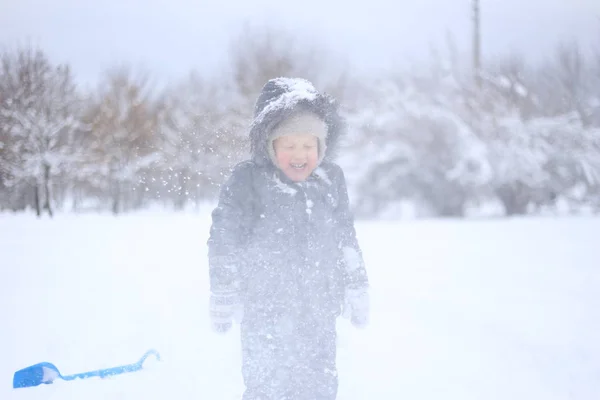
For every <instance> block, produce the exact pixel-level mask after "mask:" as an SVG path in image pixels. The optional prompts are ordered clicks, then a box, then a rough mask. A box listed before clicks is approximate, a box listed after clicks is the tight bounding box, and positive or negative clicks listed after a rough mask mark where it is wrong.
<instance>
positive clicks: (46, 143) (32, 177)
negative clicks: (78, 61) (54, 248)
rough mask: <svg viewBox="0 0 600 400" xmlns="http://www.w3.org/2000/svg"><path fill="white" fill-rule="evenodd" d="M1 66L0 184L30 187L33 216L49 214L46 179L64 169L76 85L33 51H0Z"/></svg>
mask: <svg viewBox="0 0 600 400" xmlns="http://www.w3.org/2000/svg"><path fill="white" fill-rule="evenodd" d="M1 63H2V70H1V71H0V92H1V93H2V98H0V115H1V118H2V120H1V123H2V128H1V130H2V146H1V147H2V152H3V153H2V158H1V161H0V164H1V166H0V170H2V171H3V185H5V186H8V187H11V188H13V189H14V190H16V191H20V190H27V188H31V189H33V203H34V206H35V209H36V212H37V215H38V216H39V215H41V213H42V209H45V210H46V211H47V212H48V213H49V214H50V216H52V213H53V211H52V210H53V206H52V193H51V190H52V180H53V178H55V177H57V176H58V175H60V174H61V173H63V172H64V171H68V170H69V166H70V165H71V163H72V147H71V140H72V137H73V135H74V134H75V133H76V132H77V130H78V129H79V128H80V123H79V119H78V118H79V110H78V107H79V102H78V100H79V98H78V95H77V91H76V86H75V84H74V81H73V77H72V74H71V71H70V68H69V67H68V66H66V65H57V66H55V65H53V64H52V63H51V62H50V61H49V60H48V58H47V56H46V55H45V54H44V53H43V52H42V51H41V50H39V49H34V48H32V47H25V48H20V49H17V50H16V51H14V52H5V53H3V54H2V60H1ZM42 203H43V204H42Z"/></svg>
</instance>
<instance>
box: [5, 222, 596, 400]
mask: <svg viewBox="0 0 600 400" xmlns="http://www.w3.org/2000/svg"><path fill="white" fill-rule="evenodd" d="M209 221H210V220H209V218H208V217H207V216H206V215H191V214H168V213H139V214H134V215H129V216H125V217H119V218H115V217H112V216H108V215H106V216H99V215H94V216H93V215H80V216H75V215H59V216H58V217H57V218H55V219H54V220H47V219H46V220H41V221H39V220H36V218H35V217H33V216H13V215H0V263H1V272H2V273H1V275H0V276H1V279H0V305H1V307H0V321H1V322H0V399H17V400H42V399H43V400H58V399H60V400H67V399H87V400H96V399H141V398H143V399H146V400H147V399H167V398H173V399H211V400H220V399H223V400H234V399H237V400H239V399H240V396H241V393H242V390H243V386H242V380H241V375H240V348H239V327H238V326H236V328H235V329H234V331H232V332H230V333H229V334H228V335H226V336H218V335H216V334H214V333H212V332H211V331H210V329H209V325H208V317H207V300H208V295H207V265H206V245H205V243H206V239H207V234H208V224H209ZM357 228H358V233H359V238H360V240H361V244H362V246H363V250H364V252H365V258H366V261H367V266H368V268H369V273H370V278H371V282H372V285H373V290H372V306H373V312H372V322H371V325H370V326H369V327H368V328H367V329H365V330H356V329H354V328H352V327H351V326H350V324H349V322H348V321H346V320H340V321H339V354H338V366H339V373H340V389H339V396H338V398H339V399H340V400H359V399H360V400H362V399H384V400H396V399H411V400H416V399H423V400H429V399H436V400H437V399H444V400H451V399H456V400H470V399H473V400H481V399H486V400H492V399H499V400H500V399H501V400H506V399H511V400H518V399H526V400H531V399H544V400H554V399H556V400H559V399H560V400H566V399H586V400H595V399H599V398H600V336H599V333H600V219H599V218H565V219H550V218H548V219H544V218H530V219H522V220H521V219H511V220H478V221H469V222H466V221H465V222H460V221H411V222H360V223H358V224H357ZM150 348H155V349H157V350H158V351H159V352H160V353H161V355H162V357H163V361H162V362H161V363H154V364H152V365H149V368H148V369H146V370H143V371H140V372H136V373H132V374H127V375H120V376H117V377H112V378H107V379H104V380H101V379H89V380H80V381H74V382H60V381H59V382H57V383H56V384H54V385H42V386H39V387H35V388H29V389H18V390H13V389H12V376H13V373H14V371H16V370H17V369H20V368H23V367H25V366H27V365H31V364H35V363H37V362H41V361H50V362H53V363H54V364H55V365H56V366H58V367H59V368H60V370H61V372H62V373H63V374H70V373H76V372H81V371H86V370H94V369H98V368H106V367H110V366H114V365H119V364H126V363H131V362H134V361H136V360H137V359H138V358H139V357H140V356H141V355H142V354H143V353H144V352H145V351H146V350H147V349H150Z"/></svg>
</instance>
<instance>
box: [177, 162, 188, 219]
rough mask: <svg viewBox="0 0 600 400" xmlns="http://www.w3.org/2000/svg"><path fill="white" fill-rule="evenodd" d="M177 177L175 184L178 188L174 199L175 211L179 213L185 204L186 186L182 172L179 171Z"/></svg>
mask: <svg viewBox="0 0 600 400" xmlns="http://www.w3.org/2000/svg"><path fill="white" fill-rule="evenodd" d="M177 175H178V177H177V178H178V179H177V183H178V184H179V188H178V189H177V194H176V196H177V197H176V198H175V209H176V210H178V211H181V210H183V209H184V207H185V205H186V203H187V195H186V192H187V186H186V180H185V174H184V173H183V171H179V174H177Z"/></svg>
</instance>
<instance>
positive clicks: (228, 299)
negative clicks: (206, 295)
mask: <svg viewBox="0 0 600 400" xmlns="http://www.w3.org/2000/svg"><path fill="white" fill-rule="evenodd" d="M209 307H210V310H209V311H210V321H211V325H212V328H213V330H214V331H215V332H217V333H226V332H228V331H229V330H230V329H231V326H232V323H233V320H234V318H235V319H236V320H238V318H241V312H242V307H241V303H240V296H239V291H238V288H237V287H236V286H235V285H227V286H219V287H214V288H212V289H211V293H210V301H209Z"/></svg>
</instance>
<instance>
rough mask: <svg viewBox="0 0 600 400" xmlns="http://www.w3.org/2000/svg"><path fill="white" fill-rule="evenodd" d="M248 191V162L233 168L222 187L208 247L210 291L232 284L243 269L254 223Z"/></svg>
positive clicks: (249, 170)
mask: <svg viewBox="0 0 600 400" xmlns="http://www.w3.org/2000/svg"><path fill="white" fill-rule="evenodd" d="M251 190H252V164H251V163H249V162H244V163H241V164H238V165H236V166H235V167H234V169H233V171H232V174H231V176H230V177H229V178H228V179H227V180H226V181H225V182H224V183H223V185H222V186H221V189H220V193H219V201H218V204H217V207H216V208H215V209H214V210H213V212H212V214H211V216H212V225H211V228H210V235H209V239H208V243H207V244H208V263H209V278H210V288H211V290H213V289H215V288H217V287H218V288H222V287H224V286H229V285H231V284H233V283H234V282H236V281H237V279H238V278H239V274H240V271H241V270H242V269H243V265H242V263H243V260H244V257H243V251H244V247H245V245H246V244H247V242H248V238H249V235H250V232H251V229H252V221H253V211H254V210H253V203H252V200H251V196H252V195H251Z"/></svg>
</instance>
